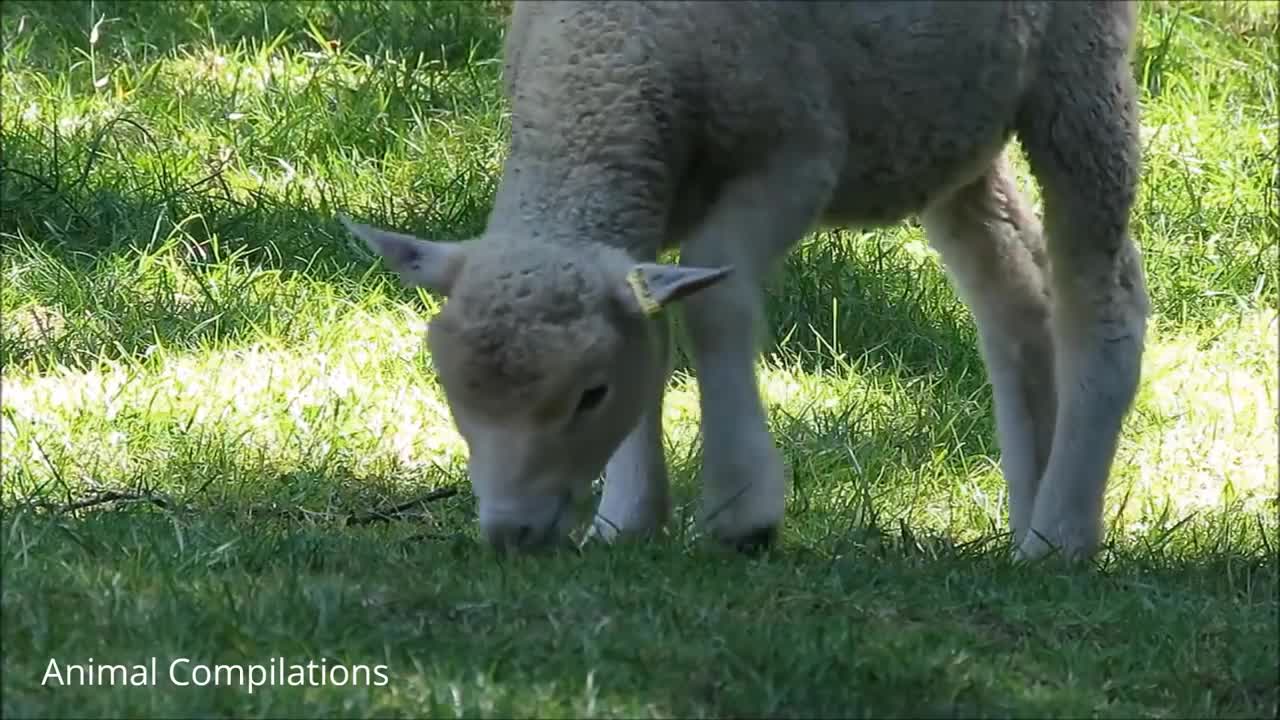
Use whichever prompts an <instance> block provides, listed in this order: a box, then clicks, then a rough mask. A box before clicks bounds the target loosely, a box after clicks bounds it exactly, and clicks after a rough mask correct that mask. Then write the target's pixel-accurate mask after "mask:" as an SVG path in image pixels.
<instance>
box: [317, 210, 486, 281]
mask: <svg viewBox="0 0 1280 720" xmlns="http://www.w3.org/2000/svg"><path fill="white" fill-rule="evenodd" d="M338 220H339V221H340V222H341V223H342V224H343V226H344V227H346V228H347V230H349V231H351V234H352V235H355V236H356V237H358V238H360V239H361V240H363V241H364V243H365V245H368V246H369V249H370V250H372V251H373V252H374V253H375V254H377V255H380V256H382V259H383V260H384V261H385V262H386V263H387V267H389V268H391V269H392V270H393V271H394V272H395V273H396V274H397V275H399V276H400V280H401V282H403V283H404V284H406V285H409V286H411V287H424V288H426V289H428V290H431V291H433V292H436V293H439V294H440V295H445V296H447V295H448V294H449V292H450V291H451V290H452V289H453V281H454V279H455V278H457V277H458V271H459V270H461V269H462V262H463V249H462V247H461V246H460V245H459V244H457V243H442V242H432V241H430V240H422V239H420V238H416V237H414V236H412V235H404V234H401V233H395V232H391V231H389V230H382V229H379V228H376V227H372V226H370V225H364V224H362V223H358V222H355V221H354V220H352V219H351V218H349V217H347V216H346V215H345V214H342V213H339V214H338Z"/></svg>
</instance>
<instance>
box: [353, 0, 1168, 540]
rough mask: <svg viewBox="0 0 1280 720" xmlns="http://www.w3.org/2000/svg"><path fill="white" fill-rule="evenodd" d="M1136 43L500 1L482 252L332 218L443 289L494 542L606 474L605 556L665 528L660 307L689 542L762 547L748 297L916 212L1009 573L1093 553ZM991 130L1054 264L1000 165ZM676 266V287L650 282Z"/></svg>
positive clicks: (1034, 23) (770, 500) (1077, 21)
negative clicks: (687, 360)
mask: <svg viewBox="0 0 1280 720" xmlns="http://www.w3.org/2000/svg"><path fill="white" fill-rule="evenodd" d="M1136 21H1137V17H1136V7H1135V5H1134V4H1133V3H1129V2H1069V3H1067V2H1047V1H1023V2H743V1H740V0H735V1H734V2H704V1H699V2H687V3H685V2H636V1H634V0H626V1H624V2H603V1H600V0H593V1H589V2H546V1H542V0H539V1H537V2H517V3H516V4H515V7H514V11H513V15H512V18H511V21H510V28H509V34H508V36H507V39H506V45H505V68H504V84H505V91H506V94H507V98H508V99H509V101H510V105H511V110H512V123H511V124H512V128H511V140H510V145H509V155H508V158H507V160H506V163H505V168H504V170H503V174H502V178H501V184H500V187H499V189H498V192H497V196H496V200H495V205H494V208H493V211H492V215H491V216H490V218H489V221H488V226H487V228H486V230H485V231H484V233H483V234H482V235H481V236H480V237H478V238H476V239H474V240H471V241H468V242H464V243H444V242H430V241H426V240H420V239H416V238H413V237H410V236H406V235H401V234H396V233H392V232H387V231H384V230H379V229H375V228H372V227H369V226H365V225H358V224H355V223H353V222H351V221H349V220H347V219H346V218H345V217H344V218H343V222H345V223H347V227H348V228H349V229H350V230H351V231H352V232H353V233H355V234H356V235H358V236H359V237H361V238H363V240H364V241H365V242H366V243H367V244H368V245H369V246H370V247H371V248H373V249H374V250H375V251H376V252H377V253H379V254H381V256H382V257H383V258H384V260H385V261H386V263H387V264H388V265H389V267H390V268H392V269H393V270H394V271H395V272H396V273H398V274H399V276H400V277H401V278H402V280H403V281H404V282H405V283H407V284H410V285H415V286H421V287H424V288H428V289H430V290H431V291H434V292H436V293H439V294H441V295H443V296H447V297H448V300H447V302H446V303H445V305H444V308H443V309H442V311H441V312H440V313H439V315H438V316H437V317H435V318H434V319H433V320H432V321H431V323H430V329H429V331H428V333H427V335H428V339H427V341H428V347H429V349H430V352H431V353H432V357H433V360H434V364H435V367H436V370H437V372H438V374H439V380H440V382H441V384H442V386H443V388H444V392H445V395H446V398H447V400H448V403H449V405H450V408H451V412H452V414H453V417H454V420H455V422H456V424H457V427H458V429H459V431H460V433H461V435H462V436H463V437H464V438H465V440H466V443H467V446H468V452H469V472H470V476H471V482H472V486H473V490H474V493H475V495H476V497H477V500H478V506H479V520H480V527H481V530H482V533H483V535H484V537H485V538H486V539H487V541H488V542H490V543H491V544H493V545H494V546H497V547H501V548H523V549H531V548H534V547H538V546H543V545H545V544H547V542H548V541H552V540H558V539H562V538H563V537H565V536H566V534H567V533H568V532H569V531H570V530H571V529H572V526H573V522H574V521H573V513H571V512H567V511H568V510H569V509H570V508H573V507H576V506H578V504H579V503H580V501H582V500H583V499H585V498H587V497H589V496H590V486H591V483H592V481H593V480H594V479H595V478H596V477H598V476H599V474H600V473H601V471H602V470H603V471H604V474H605V489H604V495H603V497H602V499H601V501H600V504H599V509H598V511H597V515H596V520H595V523H594V529H593V532H594V534H595V535H596V536H597V537H600V538H603V539H607V540H611V539H614V538H617V537H619V536H640V537H643V536H645V535H647V534H649V533H652V532H653V531H655V530H657V529H658V528H660V527H661V526H662V525H663V524H664V523H665V522H666V520H667V519H668V516H669V513H670V501H669V494H668V478H667V471H666V464H665V459H664V457H663V444H662V424H661V417H662V412H661V408H662V402H663V391H664V388H665V386H666V383H667V380H668V377H669V373H670V371H671V364H670V339H669V329H668V323H667V321H666V319H664V317H663V313H661V312H660V311H661V310H663V309H664V308H669V307H672V306H673V304H675V303H677V301H679V306H680V307H681V308H682V310H683V312H684V317H685V319H686V323H687V326H688V330H689V336H690V342H691V351H692V354H693V358H694V365H695V370H696V373H697V378H698V383H699V389H700V402H701V410H702V420H701V422H702V439H703V453H704V455H703V466H702V475H701V481H702V493H703V520H704V522H705V525H706V527H707V529H708V530H709V532H710V534H711V535H712V536H713V537H715V538H718V539H720V540H723V541H725V542H727V543H730V544H732V545H734V546H737V547H748V546H750V547H754V546H758V545H759V544H760V543H765V544H767V543H769V542H771V540H772V538H773V537H774V536H775V535H776V532H777V529H778V527H779V526H780V523H781V521H782V518H783V510H784V500H785V495H786V488H787V481H786V472H785V469H784V466H783V462H782V458H781V455H780V453H779V452H778V450H777V448H776V447H775V444H774V441H773V437H772V436H771V434H770V432H769V429H768V427H767V425H766V414H765V409H764V407H763V406H762V401H761V396H760V393H759V390H758V388H757V384H756V375H755V360H756V356H757V352H758V346H757V339H758V331H759V330H760V322H761V302H760V301H761V292H762V287H761V283H762V280H763V279H764V278H765V276H766V274H767V273H768V272H769V271H770V270H771V269H772V268H774V267H775V266H776V264H777V262H778V261H779V259H780V258H781V257H782V256H783V255H784V254H785V253H786V252H787V251H788V250H789V249H790V248H792V247H793V246H794V245H795V244H796V243H797V242H798V241H800V240H801V239H802V238H803V237H804V236H805V235H806V234H808V233H809V232H810V231H812V230H813V229H815V228H816V227H819V226H836V225H844V226H851V225H860V226H878V225H884V224H887V223H892V222H897V221H899V220H901V219H903V218H905V217H906V216H908V215H909V214H912V213H919V214H920V216H921V218H922V221H923V223H924V226H925V228H926V232H927V235H928V237H929V239H930V241H931V243H932V244H933V245H934V247H936V248H937V249H938V251H939V252H940V254H941V257H942V258H943V261H944V263H945V265H946V267H947V271H948V273H949V276H950V277H951V279H952V281H953V282H954V284H955V287H956V288H957V292H958V293H959V294H960V295H961V297H962V298H963V299H964V300H965V302H966V303H967V305H968V306H969V307H970V308H971V310H972V313H973V316H974V318H975V321H976V322H977V326H978V328H979V334H980V337H981V352H982V356H983V358H984V361H985V363H986V367H987V374H988V377H989V380H990V382H991V384H992V387H993V393H994V398H995V414H996V421H997V429H998V437H999V442H1000V446H1001V451H1002V458H1001V463H1002V470H1003V473H1004V475H1005V478H1006V481H1007V483H1008V487H1009V512H1010V526H1011V528H1012V531H1013V537H1014V543H1015V554H1016V555H1017V556H1018V557H1021V558H1035V557H1040V556H1042V555H1044V554H1045V553H1046V552H1047V551H1049V550H1051V549H1054V548H1057V549H1060V550H1062V551H1063V552H1064V554H1065V555H1066V556H1067V557H1072V558H1080V557H1086V556H1089V555H1091V554H1093V553H1094V552H1096V550H1097V546H1098V544H1099V542H1100V537H1101V535H1102V530H1103V527H1102V526H1103V522H1102V519H1101V517H1102V504H1103V496H1104V491H1105V488H1106V485H1107V479H1108V475H1109V474H1110V470H1111V465H1112V460H1113V457H1114V455H1115V452H1116V444H1117V439H1118V436H1119V434H1120V430H1121V424H1122V421H1123V419H1124V417H1125V416H1126V414H1127V412H1128V410H1129V407H1130V405H1131V403H1132V399H1133V397H1134V394H1135V391H1136V388H1137V385H1138V382H1139V366H1140V363H1141V356H1142V350H1143V343H1144V336H1145V330H1146V317H1147V313H1148V298H1147V292H1146V286H1145V279H1144V271H1143V269H1142V262H1141V257H1140V254H1139V252H1138V250H1137V248H1136V247H1135V245H1134V243H1133V242H1132V241H1131V239H1130V233H1129V213H1130V207H1131V206H1132V204H1133V202H1134V195H1135V192H1136V186H1137V183H1138V175H1139V150H1138V144H1137V138H1138V121H1137V107H1136V90H1135V83H1134V80H1133V77H1132V75H1131V70H1130V65H1129V62H1130V59H1129V56H1130V46H1131V41H1132V36H1133V33H1134V29H1135V24H1136ZM1014 133H1017V135H1018V137H1019V139H1020V141H1021V143H1022V145H1023V147H1024V148H1025V150H1026V153H1027V157H1028V159H1029V162H1030V164H1031V167H1032V170H1033V172H1034V174H1035V176H1036V179H1037V181H1038V182H1039V184H1040V187H1041V188H1042V191H1043V197H1044V216H1045V225H1046V229H1047V233H1046V235H1047V237H1048V242H1047V247H1046V243H1045V242H1044V240H1042V233H1041V228H1040V226H1039V223H1038V222H1037V220H1036V219H1035V217H1034V216H1033V213H1032V212H1031V211H1030V210H1029V208H1028V205H1027V202H1026V201H1025V200H1024V199H1023V198H1022V197H1021V196H1020V195H1019V192H1018V190H1017V189H1016V187H1015V184H1014V180H1013V176H1012V174H1011V172H1010V169H1009V166H1008V165H1007V163H1006V161H1005V158H1004V149H1005V146H1006V144H1007V142H1008V140H1009V139H1010V137H1011V136H1012V135H1013V134H1014ZM667 247H679V249H680V252H681V257H680V263H679V264H678V265H667V264H659V263H657V262H656V260H657V256H658V254H659V251H660V249H662V248H667ZM1046 250H1047V252H1046ZM1050 267H1051V268H1052V277H1050V272H1049V271H1050ZM1051 308H1052V312H1051Z"/></svg>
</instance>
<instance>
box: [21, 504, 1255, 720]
mask: <svg viewBox="0 0 1280 720" xmlns="http://www.w3.org/2000/svg"><path fill="white" fill-rule="evenodd" d="M3 531H4V533H5V536H6V537H9V538H15V539H17V540H19V541H21V543H22V544H23V554H24V555H28V556H29V557H30V558H31V560H29V561H22V562H19V561H18V560H17V559H16V557H15V556H14V555H12V554H9V553H6V555H7V560H8V562H6V566H7V567H8V570H7V571H6V584H7V586H8V587H11V588H21V592H16V593H13V594H11V596H10V599H9V600H8V601H7V602H6V619H7V621H6V625H5V631H4V633H5V638H4V639H5V641H6V646H7V649H8V652H7V653H6V657H7V659H6V661H5V662H6V673H5V681H4V682H5V689H6V692H5V698H6V699H5V705H6V715H7V716H15V717H16V716H19V715H23V716H26V715H48V714H50V713H53V714H63V713H64V712H66V711H70V709H71V708H76V711H77V712H80V711H83V710H84V709H88V708H93V709H95V710H94V712H95V714H100V715H130V716H135V717H137V716H142V715H153V716H170V715H173V714H177V713H181V714H190V713H191V712H192V711H200V712H203V713H206V714H207V713H208V712H209V711H210V710H214V711H216V712H217V713H219V714H231V715H244V714H260V713H262V712H266V713H267V714H280V713H282V712H289V713H290V714H297V713H298V712H299V711H303V710H306V711H310V713H309V714H329V713H331V712H333V710H332V709H333V708H335V707H339V706H341V707H343V708H345V709H344V710H343V713H344V714H349V713H350V711H351V709H352V708H353V707H364V708H367V711H368V712H371V713H373V714H378V715H380V716H386V715H388V714H391V713H394V714H397V715H399V714H404V715H409V716H423V715H427V716H437V715H441V714H446V713H447V714H450V715H453V714H454V713H456V712H459V711H461V712H463V713H464V714H465V716H487V717H510V716H515V715H528V714H531V713H532V714H538V715H556V716H572V715H582V714H584V713H585V714H590V715H593V716H599V715H598V713H600V712H602V711H604V709H606V708H607V712H608V714H609V715H610V716H629V717H636V716H641V715H651V714H655V713H656V714H658V715H661V716H672V715H674V716H686V717H688V716H704V715H712V716H733V717H739V716H761V715H768V716H770V717H873V716H878V717H884V716H890V715H892V716H910V717H992V716H999V717H1007V716H1009V715H1019V716H1022V715H1026V716H1039V715H1046V714H1052V715H1083V714H1090V715H1094V714H1098V713H1099V712H1101V713H1102V714H1103V715H1106V716H1115V717H1131V716H1133V715H1135V714H1142V715H1145V714H1151V713H1156V712H1160V711H1164V712H1167V713H1171V714H1174V715H1192V714H1195V713H1196V712H1197V711H1198V712H1200V713H1205V712H1207V713H1209V714H1210V715H1215V714H1219V713H1222V712H1225V713H1226V714H1233V713H1236V714H1243V715H1245V716H1252V715H1255V714H1261V713H1262V712H1265V711H1266V710H1267V709H1268V708H1269V707H1273V706H1274V703H1275V701H1276V687H1275V685H1274V667H1273V666H1269V664H1270V660H1269V659H1268V656H1267V653H1268V652H1269V651H1272V648H1273V646H1274V643H1273V642H1272V641H1271V640H1268V639H1266V638H1268V637H1271V636H1269V635H1268V634H1267V631H1268V624H1269V623H1272V624H1271V628H1270V629H1272V630H1273V629H1274V624H1273V620H1271V619H1269V613H1270V611H1271V610H1273V609H1274V599H1273V598H1270V597H1269V596H1268V594H1267V589H1268V588H1270V587H1274V584H1275V579H1276V574H1275V568H1274V564H1273V563H1270V562H1268V561H1266V560H1265V559H1263V558H1261V557H1258V556H1256V555H1254V556H1247V555H1234V554H1231V553H1225V554H1219V555H1215V556H1213V557H1205V558H1183V559H1168V558H1164V559H1161V558H1149V559H1146V560H1143V559H1141V558H1138V559H1134V560H1131V561H1130V562H1128V563H1127V564H1124V565H1122V566H1120V567H1117V568H1113V569H1111V570H1108V571H1106V572H1103V573H1100V574H1089V573H1079V574H1075V575H1071V574H1062V573H1055V572H1041V571H1037V570H1026V569H1021V570H1020V569H1016V568H1013V567H1011V566H1009V564H1008V563H1007V562H1006V561H1004V560H1003V559H1001V557H1002V556H1001V554H1000V553H999V552H997V551H996V550H994V549H980V550H974V549H972V548H970V549H967V550H966V549H957V548H947V547H944V546H936V545H930V544H928V543H926V544H924V545H920V544H918V543H912V544H901V545H900V544H895V543H893V542H892V541H891V540H889V541H886V542H884V543H882V544H880V545H878V546H876V547H875V548H870V546H864V547H863V548H862V549H855V550H852V551H850V552H848V553H846V554H844V555H843V556H840V557H832V556H830V555H829V554H827V553H824V552H821V551H818V552H814V551H812V550H796V551H785V552H779V553H775V554H772V555H770V556H768V557H767V558H764V559H762V560H756V561H751V560H747V559H744V558H741V557H737V556H729V555H724V554H721V553H717V552H714V551H710V550H699V549H688V548H682V547H679V546H676V545H673V544H672V543H669V542H658V543H653V544H649V545H640V546H631V547H616V548H609V549H606V548H592V549H589V550H588V551H587V552H585V553H584V554H582V555H581V556H579V555H575V554H570V553H564V554H558V555H554V556H542V557H535V558H513V559H507V560H501V559H499V558H496V557H495V556H494V555H493V554H492V553H491V552H489V551H488V550H487V549H485V548H483V547H481V546H479V545H477V544H476V543H475V542H474V541H472V540H470V539H462V538H454V539H444V540H428V541H423V540H422V539H420V537H419V534H418V533H417V532H416V528H412V527H409V528H406V527H403V526H396V525H391V526H377V527H374V526H369V527H362V528H355V529H352V528H334V527H332V526H329V525H325V524H323V523H313V522H308V521H299V522H294V523H291V524H284V525H280V524H272V523H252V522H250V523H245V522H236V521H231V520H227V519H222V518H219V517H218V516H201V515H183V514H171V513H157V512H150V511H138V510H133V511H129V510H123V511H108V512H100V513H94V514H92V515H90V516H89V517H87V518H84V519H70V518H64V519H58V520H44V519H39V518H34V517H31V516H24V515H21V514H19V515H15V514H13V513H8V514H7V515H6V520H5V523H4V527H3ZM8 547H9V548H12V547H13V545H9V546H8ZM9 552H13V551H12V550H10V551H9ZM1224 578H1227V580H1226V581H1224ZM107 588H110V589H109V590H107ZM124 598H128V599H129V600H127V601H125V600H124ZM1067 608H1069V609H1070V610H1069V612H1066V611H1065V609H1067ZM1064 612H1066V615H1067V616H1069V618H1066V616H1064ZM1064 618H1065V619H1064ZM1206 618H1212V620H1206ZM1134 623H1138V624H1140V625H1141V626H1142V631H1141V632H1134ZM37 628H38V629H39V630H38V631H37ZM1214 628H1216V629H1214ZM1237 634H1239V636H1238V637H1237ZM1273 635H1274V633H1272V636H1273ZM1246 638H1252V639H1251V640H1246ZM1188 653H1192V654H1193V655H1188ZM1192 656H1194V660H1190V659H1189V658H1191V657H1192ZM49 657H58V658H59V659H60V660H61V661H62V662H64V663H65V662H72V660H71V658H73V657H74V658H83V657H96V658H110V659H111V661H112V662H142V661H144V660H145V658H149V657H158V658H160V662H161V664H162V667H163V666H164V664H165V663H167V661H168V660H169V659H171V658H176V657H190V658H199V660H200V661H202V662H208V663H214V662H221V663H244V664H250V663H264V662H268V661H269V659H271V658H276V657H283V658H285V659H286V662H290V663H295V662H296V663H306V662H307V661H309V660H310V661H313V662H317V663H318V662H319V660H320V658H321V657H323V658H326V660H327V662H328V664H329V665H330V666H332V665H336V664H339V663H344V664H352V663H367V664H370V665H373V664H379V663H381V664H385V665H386V666H387V668H388V671H389V672H388V674H389V676H390V679H391V687H388V688H377V687H354V688H353V687H335V686H333V685H332V684H329V685H328V686H324V687H312V688H288V687H275V688H270V689H265V690H264V689H260V690H259V692H258V693H257V694H256V695H249V694H247V693H244V692H227V691H226V689H225V688H223V689H218V688H214V687H186V688H177V687H173V686H172V685H169V684H168V683H167V682H166V681H164V680H162V682H160V683H159V684H158V687H148V688H124V689H119V688H118V689H115V691H113V692H111V693H103V692H101V690H100V689H97V688H92V687H62V688H57V687H52V688H51V687H40V686H39V682H38V679H39V678H40V676H41V675H42V672H43V669H44V664H45V663H46V662H47V659H48V658H49ZM135 658H137V659H135ZM103 662H105V660H104V661H103ZM1188 662H1193V663H1194V665H1195V669H1194V670H1193V671H1189V670H1188V667H1187V663H1188ZM162 672H163V670H162ZM1139 679H1141V680H1142V681H1141V682H1138V680H1139ZM1120 686H1122V687H1124V688H1125V689H1124V690H1123V691H1118V690H1116V689H1115V688H1116V687H1120ZM593 707H594V708H596V709H595V711H594V712H592V711H591V710H590V708H593ZM269 708H274V712H272V710H271V709H269Z"/></svg>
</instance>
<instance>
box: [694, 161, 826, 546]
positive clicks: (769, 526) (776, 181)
mask: <svg viewBox="0 0 1280 720" xmlns="http://www.w3.org/2000/svg"><path fill="white" fill-rule="evenodd" d="M840 155H842V153H838V152H837V153H830V152H825V151H819V152H816V153H813V154H809V153H804V154H796V155H789V156H786V157H780V158H778V161H777V162H775V163H771V164H770V165H769V166H767V167H765V168H762V169H761V170H759V171H757V172H756V173H755V174H752V175H749V176H745V177H742V178H739V179H737V180H736V181H734V182H732V183H729V184H728V185H727V186H726V187H725V188H724V189H723V190H722V192H721V194H720V196H719V198H718V200H717V202H716V205H715V206H714V207H713V208H712V211H711V213H710V214H709V217H708V218H707V219H706V220H705V221H704V222H703V224H702V226H701V227H700V228H699V229H698V231H697V232H696V233H695V234H694V236H693V238H692V239H691V240H689V241H688V242H686V244H685V246H684V248H683V249H682V253H681V255H682V256H681V263H682V264H686V265H694V266H704V267H716V266H725V265H731V266H733V268H734V270H733V272H732V273H731V274H730V275H729V276H727V277H726V278H725V279H724V280H722V281H721V282H719V283H717V284H716V285H715V286H713V287H711V288H708V289H706V290H704V291H701V292H699V293H696V294H695V295H692V296H691V297H689V298H687V299H686V300H684V301H683V310H684V314H685V319H686V324H687V327H688V332H689V338H690V345H691V349H692V352H693V359H694V365H695V369H696V371H697V375H698V386H699V391H700V403H701V409H702V445H703V460H702V486H703V487H702V493H703V507H702V512H703V518H704V519H703V522H704V524H705V526H706V527H707V529H708V530H709V532H710V534H711V535H712V536H713V537H715V538H716V539H717V540H719V541H722V542H725V543H728V544H730V545H734V546H737V547H739V548H741V549H748V550H749V549H752V548H756V547H759V546H762V545H769V544H772V542H773V540H774V538H775V536H776V534H777V531H778V527H779V525H780V524H781V522H782V517H783V511H784V504H785V496H786V475H785V467H784V465H783V461H782V456H781V454H780V453H779V452H778V449H777V447H775V445H774V441H773V436H772V435H771V434H770V433H769V429H768V425H767V422H766V420H767V417H766V413H765V408H764V403H763V402H762V399H761V396H760V391H759V388H758V386H757V382H756V371H755V360H756V356H757V353H758V351H759V347H758V330H759V329H760V328H761V326H762V324H763V309H762V307H761V294H762V293H761V283H762V280H763V277H764V275H765V273H766V272H768V271H769V270H770V269H771V267H772V266H773V265H774V263H775V261H776V260H778V259H779V258H780V257H781V256H782V255H783V254H784V253H785V252H786V251H787V250H788V249H790V248H791V247H792V246H793V245H794V244H795V243H796V242H798V241H799V240H800V239H801V238H802V237H803V236H804V234H805V233H806V232H807V231H808V230H809V229H810V228H811V227H812V225H813V222H814V220H815V219H816V217H817V215H818V213H819V212H820V210H821V208H822V206H823V205H824V204H825V203H826V201H827V198H828V196H829V193H830V190H831V187H832V186H833V184H834V179H835V173H834V171H833V170H832V168H831V167H830V166H829V165H828V162H829V160H828V158H830V157H833V156H840Z"/></svg>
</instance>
